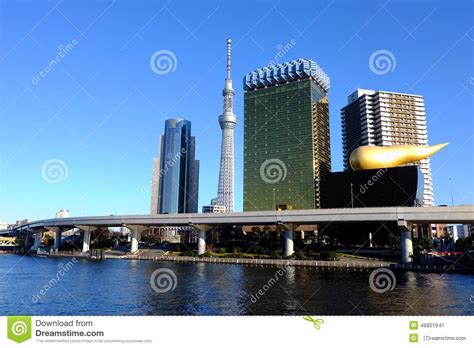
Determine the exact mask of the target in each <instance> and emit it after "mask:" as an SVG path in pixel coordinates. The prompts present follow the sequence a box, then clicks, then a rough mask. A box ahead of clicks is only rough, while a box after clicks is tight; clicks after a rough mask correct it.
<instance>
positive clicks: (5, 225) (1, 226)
mask: <svg viewBox="0 0 474 348" xmlns="http://www.w3.org/2000/svg"><path fill="white" fill-rule="evenodd" d="M8 226H9V223H8V222H6V221H3V220H1V221H0V230H6V229H8Z"/></svg>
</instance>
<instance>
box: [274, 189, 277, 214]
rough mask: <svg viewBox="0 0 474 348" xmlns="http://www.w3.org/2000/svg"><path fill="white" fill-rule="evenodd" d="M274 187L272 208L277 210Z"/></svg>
mask: <svg viewBox="0 0 474 348" xmlns="http://www.w3.org/2000/svg"><path fill="white" fill-rule="evenodd" d="M275 190H276V189H275V188H273V209H274V210H277V207H276V199H275Z"/></svg>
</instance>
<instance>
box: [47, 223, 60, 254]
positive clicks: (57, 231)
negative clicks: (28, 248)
mask: <svg viewBox="0 0 474 348" xmlns="http://www.w3.org/2000/svg"><path fill="white" fill-rule="evenodd" d="M45 229H47V230H49V231H51V232H53V233H54V245H53V248H54V250H59V248H60V247H61V238H62V235H63V230H62V228H61V227H56V226H55V227H48V226H45Z"/></svg>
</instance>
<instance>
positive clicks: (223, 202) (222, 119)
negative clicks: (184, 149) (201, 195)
mask: <svg viewBox="0 0 474 348" xmlns="http://www.w3.org/2000/svg"><path fill="white" fill-rule="evenodd" d="M231 45H232V41H231V40H230V39H227V77H226V79H225V86H224V90H223V91H222V95H223V96H224V112H223V113H222V115H220V116H219V125H220V126H221V129H222V143H221V160H220V169H219V186H218V189H217V204H218V205H219V206H223V207H225V211H226V212H233V211H234V129H235V126H236V124H237V116H236V115H235V114H234V89H233V88H232V79H231V78H230V50H231Z"/></svg>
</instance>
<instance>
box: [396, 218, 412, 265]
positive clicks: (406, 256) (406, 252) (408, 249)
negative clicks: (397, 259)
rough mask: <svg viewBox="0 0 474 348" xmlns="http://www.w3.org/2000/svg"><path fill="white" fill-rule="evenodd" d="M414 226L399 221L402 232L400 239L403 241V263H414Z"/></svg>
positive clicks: (399, 228)
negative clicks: (412, 235)
mask: <svg viewBox="0 0 474 348" xmlns="http://www.w3.org/2000/svg"><path fill="white" fill-rule="evenodd" d="M412 227H413V225H412V224H411V223H409V222H406V221H404V220H399V221H398V230H399V231H400V239H401V241H402V263H403V264H408V263H410V262H412V257H413V242H412V240H411V234H412Z"/></svg>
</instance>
